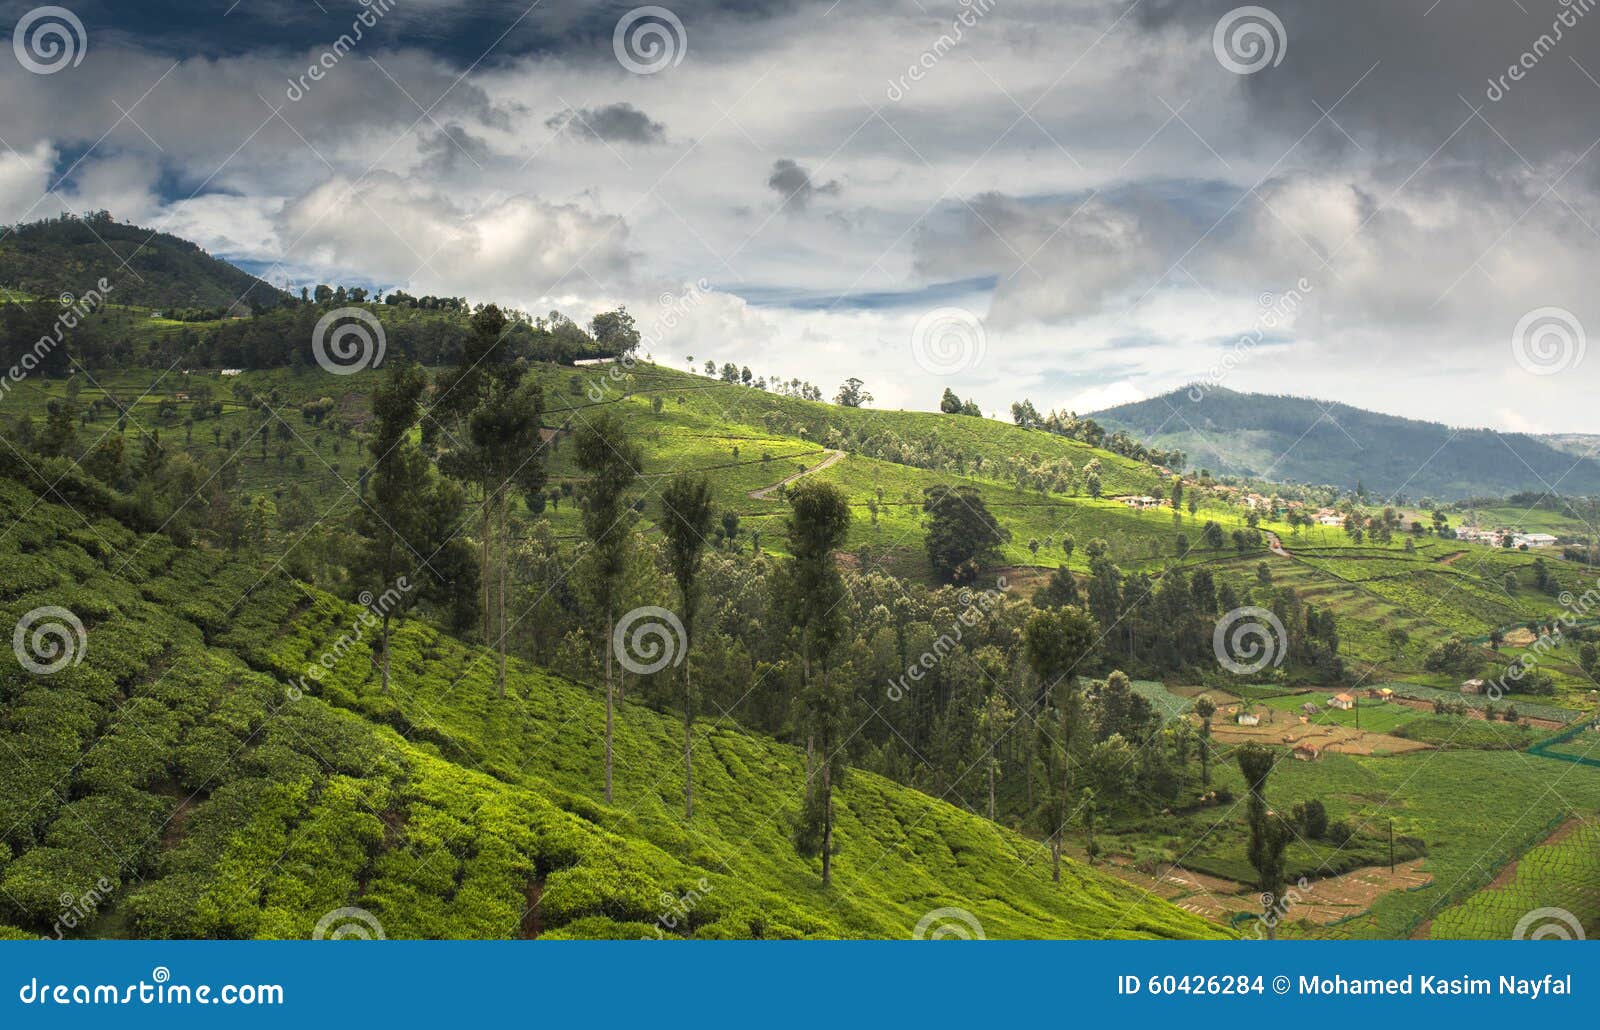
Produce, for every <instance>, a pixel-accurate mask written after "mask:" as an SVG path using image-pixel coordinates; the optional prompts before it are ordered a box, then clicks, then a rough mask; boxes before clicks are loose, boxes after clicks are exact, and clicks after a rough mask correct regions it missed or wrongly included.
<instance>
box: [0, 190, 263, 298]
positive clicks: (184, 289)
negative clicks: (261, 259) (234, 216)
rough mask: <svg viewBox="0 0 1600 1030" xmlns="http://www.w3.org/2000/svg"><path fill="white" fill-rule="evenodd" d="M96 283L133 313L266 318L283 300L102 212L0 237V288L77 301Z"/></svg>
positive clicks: (229, 268)
mask: <svg viewBox="0 0 1600 1030" xmlns="http://www.w3.org/2000/svg"><path fill="white" fill-rule="evenodd" d="M0 228H3V227H0ZM124 262H126V263H127V266H126V267H124V266H123V263H124ZM102 278H104V279H106V280H107V281H109V282H111V283H112V284H113V285H114V288H115V293H114V294H113V297H112V299H113V302H114V303H118V304H131V305H134V306H136V307H148V308H157V309H169V308H170V309H195V308H199V309H219V310H220V309H227V308H230V307H233V306H234V305H236V304H238V305H242V306H243V307H247V308H250V309H252V310H255V311H265V310H271V309H273V308H276V307H280V306H281V305H283V303H284V302H285V301H287V300H289V299H290V297H289V295H288V294H287V293H284V292H283V291H282V290H280V289H278V288H277V287H275V286H271V285H269V284H268V283H266V282H264V281H263V280H261V279H258V278H256V277H255V276H253V275H251V274H250V273H249V272H245V271H243V270H241V269H238V268H235V267H234V266H233V265H230V264H228V263H227V262H226V261H223V260H221V259H219V258H214V257H212V256H211V255H210V254H207V253H206V252H205V251H203V250H201V249H200V248H199V247H197V246H196V245H194V244H193V243H190V242H189V241H188V240H183V239H179V238H178V237H176V236H170V235H168V234H166V233H161V232H154V231H153V230H150V229H141V228H139V227H138V226H135V225H130V224H128V223H126V222H118V221H116V220H115V219H113V218H112V217H111V216H110V215H109V214H106V213H105V212H99V213H96V214H92V215H88V216H85V217H83V218H79V217H76V216H73V215H64V216H62V217H61V218H55V219H49V220H47V221H42V222H34V223H31V224H29V225H22V226H17V227H15V228H12V229H11V230H10V231H9V232H7V233H5V235H4V238H0V286H3V287H9V288H11V289H14V290H18V291H20V292H22V293H28V294H32V295H34V296H37V297H59V296H60V295H61V294H63V293H70V294H72V295H73V296H79V295H81V294H83V293H85V292H86V291H88V290H89V289H90V288H91V287H92V286H93V285H94V284H95V283H96V282H98V281H99V280H100V279H102Z"/></svg>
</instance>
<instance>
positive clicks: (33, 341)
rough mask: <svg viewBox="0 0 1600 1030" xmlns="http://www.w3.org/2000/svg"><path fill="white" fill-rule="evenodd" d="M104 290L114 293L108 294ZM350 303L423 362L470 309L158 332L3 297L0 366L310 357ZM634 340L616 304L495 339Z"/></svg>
mask: <svg viewBox="0 0 1600 1030" xmlns="http://www.w3.org/2000/svg"><path fill="white" fill-rule="evenodd" d="M342 292H343V291H342V290H341V293H342ZM109 299H110V300H112V301H113V302H120V301H121V300H122V298H121V296H120V295H118V294H115V293H113V294H112V295H111V296H110V298H109ZM79 306H80V307H82V305H81V304H80V305H79ZM353 308H354V309H360V310H365V311H369V312H371V313H372V314H373V316H374V317H376V319H377V320H378V322H379V323H380V324H381V325H382V327H383V339H384V352H385V354H387V355H396V356H404V357H408V358H410V359H411V360H413V361H416V362H419V363H422V364H426V365H448V364H452V363H454V362H455V361H456V360H458V358H459V357H460V355H461V353H462V352H463V349H464V348H465V347H466V346H467V341H468V339H469V337H470V336H471V332H472V329H471V325H470V317H471V312H470V311H462V310H460V309H458V308H457V307H455V306H454V305H452V306H449V307H434V308H422V307H415V308H413V307H410V306H407V305H395V306H390V305H385V304H377V303H372V302H365V303H361V302H355V301H352V300H351V299H349V297H346V298H345V299H343V300H342V301H341V300H337V299H334V298H333V297H330V298H329V299H328V300H327V301H325V302H322V303H317V302H307V303H290V304H288V305H286V306H283V307H278V308H274V309H272V310H270V311H266V312H263V313H261V314H258V315H256V316H254V317H251V318H227V319H223V320H221V321H212V322H196V323H194V324H186V325H183V326H182V327H174V329H173V330H172V331H167V332H159V333H157V332H151V331H149V324H150V323H149V319H148V317H147V316H146V315H144V314H143V313H142V312H139V311H129V310H127V309H125V308H121V307H113V306H110V305H106V306H101V307H99V308H97V309H94V310H91V311H89V312H88V313H87V314H86V315H84V316H82V317H81V318H78V317H74V318H72V319H71V320H70V321H71V324H70V325H67V324H64V323H63V318H62V313H63V310H64V309H63V307H62V306H61V305H60V304H59V303H58V302H57V301H56V300H53V299H52V300H38V301H29V302H20V301H13V302H11V303H8V304H5V305H3V306H0V368H9V367H14V366H17V365H18V364H19V362H20V361H21V359H22V356H23V355H24V354H32V355H34V358H32V359H30V361H33V360H37V361H38V365H37V366H35V367H31V368H28V369H27V371H33V372H36V373H38V374H43V375H46V376H61V375H65V374H67V373H68V372H70V371H71V370H72V369H73V368H74V367H78V368H131V367H152V366H153V367H157V368H170V367H173V366H174V365H182V366H184V367H196V368H239V369H271V368H304V367H309V366H311V365H313V364H314V363H315V361H316V354H315V350H314V340H315V338H316V337H317V326H318V324H319V322H321V320H322V319H323V318H324V317H325V316H327V315H328V314H329V313H330V312H332V311H341V312H346V313H348V312H349V311H350V310H351V309H353ZM345 320H348V317H346V318H345ZM324 335H327V334H326V332H325V333H324ZM638 339H639V336H638V332H637V331H636V330H635V329H634V327H633V320H632V318H631V317H630V316H628V315H627V313H626V312H625V311H620V310H619V311H616V312H606V313H603V314H601V315H597V316H596V317H595V318H594V319H593V320H592V321H591V322H590V324H589V326H588V327H587V328H585V327H584V326H581V325H579V324H578V323H576V322H574V321H573V320H572V319H570V318H567V317H566V316H565V315H562V314H561V313H560V312H554V311H553V312H551V313H550V314H548V315H545V316H542V317H531V316H527V315H524V314H522V313H520V312H513V313H511V315H510V316H509V319H508V326H507V330H506V338H505V341H504V343H503V345H502V346H503V349H504V350H505V351H506V352H507V353H509V354H512V355H513V356H515V357H520V358H524V359H526V360H529V361H547V362H558V363H571V362H573V361H577V360H581V359H585V358H601V357H618V356H621V355H623V354H626V353H627V352H628V351H629V350H631V349H632V348H633V347H634V346H635V345H637V343H638ZM41 341H50V342H49V344H48V345H41Z"/></svg>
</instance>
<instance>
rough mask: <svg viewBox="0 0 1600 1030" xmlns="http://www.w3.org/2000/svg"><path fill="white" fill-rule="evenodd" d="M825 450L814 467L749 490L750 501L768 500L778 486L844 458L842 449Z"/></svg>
mask: <svg viewBox="0 0 1600 1030" xmlns="http://www.w3.org/2000/svg"><path fill="white" fill-rule="evenodd" d="M827 451H828V456H827V457H826V458H824V459H823V460H822V461H820V462H818V463H817V465H816V466H815V467H814V468H808V469H806V470H805V471H803V472H796V473H795V474H794V475H792V476H790V477H789V478H788V479H785V480H783V481H782V482H778V483H773V484H772V485H771V486H764V487H762V488H761V489H760V490H751V491H750V494H749V496H750V499H751V500H752V501H765V500H769V499H770V498H771V497H772V495H773V494H774V493H775V492H777V489H778V488H779V487H780V486H788V485H789V484H790V483H793V482H794V481H796V480H798V479H804V478H805V477H806V476H809V475H811V474H812V473H814V472H821V471H822V470H823V469H825V468H831V467H832V466H834V465H837V464H838V463H839V462H841V461H843V460H844V456H845V452H844V451H836V450H834V449H833V448H831V447H830V448H827Z"/></svg>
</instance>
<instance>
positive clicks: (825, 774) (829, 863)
mask: <svg viewBox="0 0 1600 1030" xmlns="http://www.w3.org/2000/svg"><path fill="white" fill-rule="evenodd" d="M831 883H833V763H832V762H830V761H828V759H827V757H826V756H824V757H823V760H822V885H823V886H824V887H826V886H828V885H829V884H831Z"/></svg>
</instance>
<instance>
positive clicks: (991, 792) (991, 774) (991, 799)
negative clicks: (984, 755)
mask: <svg viewBox="0 0 1600 1030" xmlns="http://www.w3.org/2000/svg"><path fill="white" fill-rule="evenodd" d="M989 747H990V751H991V752H992V751H993V749H994V745H993V744H991V745H990V746H989ZM994 766H995V758H994V755H993V754H991V755H990V756H989V821H990V822H991V823H992V822H994Z"/></svg>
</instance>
